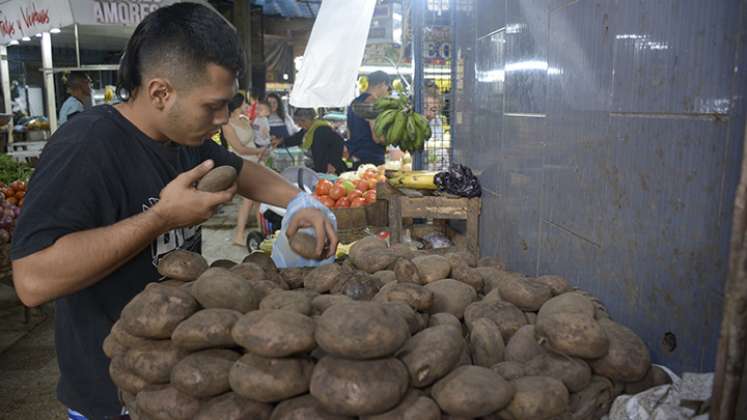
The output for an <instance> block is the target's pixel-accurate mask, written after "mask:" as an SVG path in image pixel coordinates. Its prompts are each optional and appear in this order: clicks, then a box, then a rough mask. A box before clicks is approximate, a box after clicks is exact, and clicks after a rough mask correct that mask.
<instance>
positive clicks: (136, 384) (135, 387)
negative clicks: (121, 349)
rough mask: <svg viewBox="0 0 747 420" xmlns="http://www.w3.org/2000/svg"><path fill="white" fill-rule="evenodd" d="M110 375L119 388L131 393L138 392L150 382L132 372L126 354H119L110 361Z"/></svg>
mask: <svg viewBox="0 0 747 420" xmlns="http://www.w3.org/2000/svg"><path fill="white" fill-rule="evenodd" d="M109 377H111V379H112V382H113V383H114V385H116V386H117V388H119V389H121V390H123V391H127V392H129V393H131V394H137V393H138V392H140V391H142V390H143V388H145V387H146V386H148V382H146V381H145V379H143V378H141V377H140V376H138V375H137V374H135V373H134V372H132V371H131V370H130V369H129V368H128V367H127V365H126V364H125V361H124V356H118V357H115V358H113V359H112V360H111V362H110V363H109Z"/></svg>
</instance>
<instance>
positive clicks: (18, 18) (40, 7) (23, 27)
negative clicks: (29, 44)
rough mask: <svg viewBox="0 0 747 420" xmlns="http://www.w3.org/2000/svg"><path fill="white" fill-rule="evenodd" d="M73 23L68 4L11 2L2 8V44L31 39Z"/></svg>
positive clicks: (47, 0)
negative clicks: (26, 37)
mask: <svg viewBox="0 0 747 420" xmlns="http://www.w3.org/2000/svg"><path fill="white" fill-rule="evenodd" d="M72 23H73V16H72V14H71V13H70V7H69V5H68V2H66V1H60V0H31V1H29V0H10V1H8V2H6V3H3V5H2V8H0V43H1V44H7V43H8V42H10V41H11V40H14V39H21V38H23V37H25V36H28V37H31V36H34V35H36V34H38V33H40V32H46V31H49V30H50V29H52V28H59V27H62V26H67V25H70V24H72Z"/></svg>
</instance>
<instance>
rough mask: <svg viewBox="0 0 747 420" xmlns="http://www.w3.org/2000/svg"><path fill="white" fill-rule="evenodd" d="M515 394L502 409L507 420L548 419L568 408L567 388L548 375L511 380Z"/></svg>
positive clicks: (502, 414) (503, 416) (502, 413)
mask: <svg viewBox="0 0 747 420" xmlns="http://www.w3.org/2000/svg"><path fill="white" fill-rule="evenodd" d="M511 384H513V386H514V388H515V389H516V394H514V398H513V399H512V400H511V403H509V404H508V407H506V408H505V409H504V410H503V411H501V413H500V415H501V416H502V417H501V418H504V419H507V420H549V419H552V418H553V417H555V416H560V415H562V414H563V413H565V412H566V410H568V399H569V396H568V390H567V389H566V388H565V386H564V385H563V383H562V382H560V381H559V380H557V379H554V378H550V377H548V376H524V377H522V378H518V379H514V380H513V381H511Z"/></svg>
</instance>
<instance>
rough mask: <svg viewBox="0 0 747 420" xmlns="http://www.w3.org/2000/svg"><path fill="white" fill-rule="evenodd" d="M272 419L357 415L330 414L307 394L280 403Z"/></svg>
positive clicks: (333, 419) (329, 419) (336, 419)
mask: <svg viewBox="0 0 747 420" xmlns="http://www.w3.org/2000/svg"><path fill="white" fill-rule="evenodd" d="M242 420H243V419H242ZM271 420H355V417H349V416H342V415H338V414H330V413H328V412H327V411H325V410H324V408H322V405H321V404H319V402H318V401H317V400H316V399H315V398H314V397H312V396H311V395H309V394H306V395H302V396H300V397H296V398H291V399H290V400H285V401H283V402H281V403H280V404H278V405H277V406H276V407H275V411H273V412H272V418H271Z"/></svg>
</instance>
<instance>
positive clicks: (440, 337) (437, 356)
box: [397, 325, 466, 388]
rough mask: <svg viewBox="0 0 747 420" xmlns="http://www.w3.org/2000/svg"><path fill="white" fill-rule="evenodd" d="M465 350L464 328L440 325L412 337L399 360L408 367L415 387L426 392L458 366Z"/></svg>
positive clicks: (401, 352)
mask: <svg viewBox="0 0 747 420" xmlns="http://www.w3.org/2000/svg"><path fill="white" fill-rule="evenodd" d="M464 347H466V346H465V345H464V339H463V338H462V329H461V326H460V327H455V326H453V325H438V326H435V327H430V328H426V329H424V330H423V331H421V332H419V333H417V334H415V335H414V336H412V338H410V339H409V340H407V342H406V343H405V345H404V347H402V349H401V350H400V351H399V352H398V353H397V357H398V358H399V359H400V360H402V362H403V363H404V364H405V366H406V367H407V371H408V372H409V375H410V383H411V384H412V386H414V387H416V388H424V387H427V386H429V385H431V384H433V383H434V382H436V381H437V380H439V379H441V378H443V377H444V376H445V375H446V374H448V373H449V372H451V371H452V370H453V369H454V367H456V366H457V363H458V362H459V360H460V357H461V355H462V353H463V351H464Z"/></svg>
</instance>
